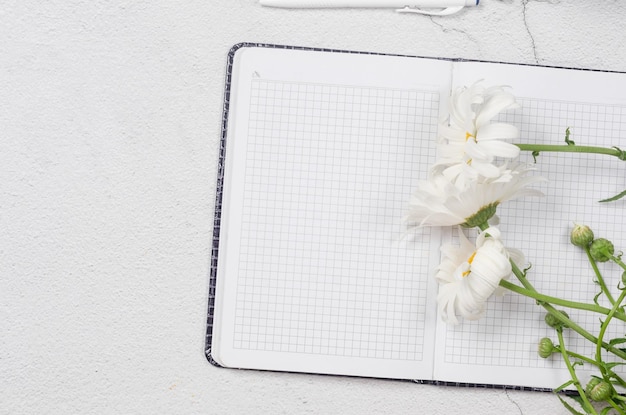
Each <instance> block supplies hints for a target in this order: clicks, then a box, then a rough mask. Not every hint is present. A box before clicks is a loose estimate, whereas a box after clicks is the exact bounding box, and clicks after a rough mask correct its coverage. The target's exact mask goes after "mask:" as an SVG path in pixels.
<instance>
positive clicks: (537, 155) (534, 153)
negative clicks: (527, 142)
mask: <svg viewBox="0 0 626 415" xmlns="http://www.w3.org/2000/svg"><path fill="white" fill-rule="evenodd" d="M530 154H531V155H532V156H533V160H534V161H535V164H537V157H539V151H537V150H535V151H533V152H532V153H530Z"/></svg>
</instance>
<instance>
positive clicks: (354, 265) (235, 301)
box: [207, 44, 626, 388]
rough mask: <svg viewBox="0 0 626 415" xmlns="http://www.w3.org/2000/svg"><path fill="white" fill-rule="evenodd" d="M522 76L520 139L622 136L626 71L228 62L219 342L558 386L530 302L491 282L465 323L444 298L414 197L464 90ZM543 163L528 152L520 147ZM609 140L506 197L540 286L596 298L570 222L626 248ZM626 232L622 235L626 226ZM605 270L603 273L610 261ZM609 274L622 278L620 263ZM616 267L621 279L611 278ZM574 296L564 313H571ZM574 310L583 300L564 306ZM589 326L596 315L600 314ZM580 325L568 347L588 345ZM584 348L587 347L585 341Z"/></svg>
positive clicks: (343, 56)
mask: <svg viewBox="0 0 626 415" xmlns="http://www.w3.org/2000/svg"><path fill="white" fill-rule="evenodd" d="M477 80H484V83H485V85H496V84H503V85H510V86H511V88H512V91H513V93H514V94H515V95H516V96H517V97H518V101H519V103H520V104H521V108H520V109H518V110H514V111H510V112H506V113H505V114H503V115H502V117H501V120H503V121H506V122H510V123H514V124H516V125H517V126H518V127H519V128H520V130H521V135H522V140H523V141H524V142H542V143H554V144H561V143H563V138H564V133H565V129H566V128H567V127H570V129H571V131H572V136H571V138H572V139H573V140H574V141H576V143H577V144H596V145H605V146H613V145H619V144H620V140H621V145H622V146H623V147H625V146H626V142H624V139H623V138H622V137H623V136H624V132H626V74H623V73H607V72H598V71H583V70H572V69H562V68H547V67H537V66H522V65H512V64H503V63H489V62H468V61H455V60H446V59H430V58H418V57H407V56H392V55H381V54H370V53H360V52H359V53H357V52H344V51H328V50H312V49H306V48H293V47H279V46H269V45H254V44H241V45H237V46H235V47H234V48H233V50H232V51H231V53H230V55H229V60H228V74H227V82H226V95H225V110H224V126H223V140H222V154H221V158H220V163H219V174H218V176H219V177H218V196H217V204H216V212H215V232H214V244H213V258H212V270H211V271H212V275H211V285H210V298H209V319H208V331H207V356H208V357H209V360H210V361H212V362H213V363H216V364H219V365H222V366H227V367H236V368H251V369H267V370H279V371H292V372H311V373H326V374H341V375H353V376H371V377H381V378H398V379H415V380H422V381H438V382H454V383H457V382H460V383H473V384H490V385H513V386H518V387H529V388H552V387H556V386H558V385H560V384H561V383H563V382H564V381H565V380H567V379H569V378H568V377H567V374H566V372H565V368H564V365H563V363H562V362H561V360H560V359H557V358H555V359H548V360H543V359H541V358H539V357H538V356H537V342H538V340H539V339H540V338H541V337H544V336H546V335H548V336H551V337H554V336H553V335H552V332H551V329H549V328H547V327H546V326H545V324H544V323H543V316H544V313H543V312H542V311H541V309H539V308H538V307H537V306H536V305H535V304H534V302H533V301H531V300H527V299H525V298H520V297H519V296H517V295H516V294H509V295H506V296H504V297H501V298H492V299H491V300H490V301H489V308H488V310H487V313H486V316H485V317H484V318H483V319H481V320H479V321H473V322H468V321H466V322H464V323H462V324H461V325H459V326H449V325H446V324H445V323H442V322H441V321H440V319H439V318H438V316H437V314H436V304H435V298H436V293H437V284H436V282H435V280H434V277H433V275H434V269H435V268H436V267H437V266H438V264H439V259H440V245H441V243H442V241H444V240H446V239H448V238H451V237H454V235H450V234H448V233H447V232H442V231H440V230H439V229H436V228H432V229H431V228H425V229H420V230H417V231H413V232H410V233H408V234H407V230H406V228H405V227H404V226H403V224H402V217H403V215H404V214H405V212H406V208H407V203H408V199H409V196H410V195H411V193H412V192H413V190H414V188H415V187H416V184H417V182H418V181H420V180H422V179H425V178H426V176H427V172H428V169H429V166H430V165H431V164H432V163H433V161H434V160H435V137H436V135H437V128H438V123H439V121H440V120H441V119H442V118H443V117H445V116H446V115H447V100H448V97H449V95H450V91H451V89H452V88H454V87H456V86H461V85H471V84H472V83H474V82H476V81H477ZM526 161H528V162H532V158H531V157H530V156H528V158H527V159H526ZM622 164H623V162H622V163H621V164H620V162H619V161H617V160H615V161H614V160H611V159H609V158H608V157H600V156H590V155H583V156H576V155H563V154H550V153H545V154H541V155H540V157H539V158H538V164H537V169H538V170H537V173H538V174H541V175H542V176H545V177H547V178H548V179H549V182H548V183H546V184H545V185H542V186H541V187H540V190H542V191H544V192H545V193H546V197H544V198H532V199H523V200H520V201H516V202H508V203H507V204H504V205H503V206H502V207H501V208H500V209H499V216H500V218H501V225H500V229H501V230H502V234H503V239H504V241H505V243H506V245H507V246H509V247H515V248H518V249H520V250H522V251H523V252H524V254H525V256H526V258H527V260H528V261H529V262H531V263H532V264H533V268H532V271H530V273H529V277H530V279H531V281H532V282H533V283H534V284H535V286H536V287H537V288H538V289H539V290H540V291H542V292H545V293H548V294H561V295H563V296H565V297H567V298H570V299H573V300H577V299H580V300H585V301H590V299H591V298H592V297H593V294H595V292H596V288H595V287H594V284H593V282H592V280H591V279H592V278H591V274H590V272H589V266H588V264H587V263H586V259H585V258H584V257H583V255H581V252H580V251H579V250H577V249H576V248H574V247H572V248H570V246H569V244H568V243H567V242H568V237H569V236H568V235H569V231H570V229H571V225H572V223H573V222H574V221H577V222H582V223H587V224H589V225H590V226H591V227H592V228H593V229H594V231H595V232H596V235H597V236H604V237H607V238H610V239H612V240H613V241H614V243H615V245H616V246H617V247H622V248H625V247H626V239H624V236H623V235H620V233H619V232H616V231H614V230H615V229H619V230H621V229H626V226H625V225H626V218H625V216H626V215H624V212H625V210H624V202H623V201H621V202H617V203H613V204H599V203H597V201H598V200H600V199H603V198H606V197H610V196H612V195H614V194H616V193H619V192H620V191H622V190H623V189H624V188H626V170H625V168H624V166H623V165H622ZM619 238H622V239H621V240H620V239H619ZM607 275H608V274H607ZM610 275H613V276H618V275H619V273H618V272H617V271H615V272H612V273H611V274H610ZM616 283H617V281H610V284H612V285H614V284H616ZM568 312H569V311H568ZM570 315H571V316H573V317H575V316H576V312H574V311H572V312H570ZM587 323H588V326H589V327H591V328H593V329H595V327H596V325H597V320H596V319H595V318H591V320H590V321H588V322H587ZM571 337H572V339H573V340H572V343H571V349H577V348H578V350H580V351H581V352H584V351H585V350H588V347H589V346H588V345H585V344H583V343H582V342H578V341H576V340H574V339H575V336H573V335H572V336H571ZM583 347H586V348H587V349H582V348H583Z"/></svg>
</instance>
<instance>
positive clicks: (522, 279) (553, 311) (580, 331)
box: [511, 261, 626, 360]
mask: <svg viewBox="0 0 626 415" xmlns="http://www.w3.org/2000/svg"><path fill="white" fill-rule="evenodd" d="M511 266H512V268H513V273H514V274H515V276H516V277H517V279H518V280H519V281H520V282H521V283H522V285H523V286H524V287H525V288H526V289H527V290H529V291H534V292H535V293H537V294H539V293H538V292H537V290H536V289H535V287H533V286H532V284H531V283H530V282H529V281H528V280H527V279H526V277H525V276H524V273H523V272H522V271H521V270H520V269H519V268H518V267H517V265H516V264H515V262H513V261H511ZM537 303H538V304H539V305H540V306H542V307H543V308H544V309H545V310H546V311H548V312H549V313H551V314H552V315H553V316H554V317H555V318H556V319H557V320H559V321H560V322H562V323H564V324H565V325H566V326H567V327H568V328H570V329H572V330H574V331H575V332H576V333H578V334H580V335H581V336H582V337H584V338H585V339H587V340H589V341H590V342H591V343H593V344H596V343H597V342H598V339H597V338H596V337H595V336H593V335H592V334H590V333H589V332H588V331H587V330H585V329H583V328H582V327H580V326H579V325H578V324H576V323H574V322H573V321H572V320H570V319H569V318H567V317H565V316H564V315H563V313H560V312H558V311H557V310H556V309H555V308H554V307H552V305H550V304H549V303H547V302H545V301H542V300H537ZM602 347H604V348H605V349H606V350H608V351H609V352H611V353H613V354H614V355H616V356H618V357H620V358H622V359H624V360H626V352H624V351H622V350H620V349H618V348H616V347H614V346H612V345H610V344H608V343H604V342H603V343H602Z"/></svg>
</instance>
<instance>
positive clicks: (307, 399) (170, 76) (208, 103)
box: [0, 0, 626, 415]
mask: <svg viewBox="0 0 626 415" xmlns="http://www.w3.org/2000/svg"><path fill="white" fill-rule="evenodd" d="M625 16H626V2H624V1H619V0H603V1H598V2H589V1H580V0H508V1H504V0H503V1H499V0H484V1H482V2H481V4H480V5H479V6H478V7H475V8H470V9H467V10H464V11H463V12H461V13H459V14H457V15H453V16H448V17H427V16H418V15H405V14H398V13H394V12H393V11H391V10H365V9H351V10H299V11H295V10H280V9H271V8H263V7H261V6H259V5H258V4H257V3H256V1H254V0H232V1H227V0H216V1H197V0H191V1H187V2H174V1H165V0H154V1H142V0H111V1H101V0H95V1H82V0H72V1H62V0H50V1H46V2H39V1H32V0H25V1H10V0H9V1H7V2H4V4H3V5H2V7H0V51H1V52H0V126H1V127H0V230H1V234H2V239H1V241H0V316H1V317H0V333H2V335H1V336H0V379H2V387H1V388H0V413H2V414H34V413H37V414H46V413H51V414H53V413H54V414H60V413H66V414H78V413H80V414H110V413H123V414H155V413H170V414H226V413H228V414H246V413H273V414H281V413H284V414H294V413H303V414H306V413H309V414H313V413H324V414H332V413H342V414H361V413H389V414H392V413H393V414H395V413H398V414H403V413H416V414H444V413H446V414H447V413H455V412H463V413H472V414H474V413H475V414H485V415H488V414H565V413H567V412H566V411H565V409H563V408H562V407H561V405H560V403H559V402H558V400H557V399H556V398H555V397H554V396H553V395H551V394H549V393H537V392H519V391H512V390H485V389H475V388H459V387H438V386H431V385H418V384H414V383H410V382H399V381H389V380H380V379H361V378H349V377H333V376H320V375H304V374H286V373H271V372H257V371H240V370H231V369H219V368H216V367H213V366H211V365H210V364H209V363H208V362H207V360H206V359H205V357H204V332H205V323H206V310H207V295H208V270H209V257H210V246H211V236H212V223H213V221H212V218H213V203H214V198H215V181H216V173H217V157H218V148H219V139H220V127H221V117H222V99H223V84H224V71H225V63H226V55H227V53H228V51H229V49H230V47H231V46H232V45H233V44H236V43H239V42H266V43H274V44H286V45H297V46H310V47H325V48H336V49H347V50H366V51H375V52H385V53H398V54H411V55H422V56H443V57H459V58H468V59H482V60H496V61H507V62H517V63H531V64H535V63H538V64H544V65H557V66H567V67H582V68H595V69H604V70H616V71H625V70H626V42H624V37H625V35H626V19H624V17H625Z"/></svg>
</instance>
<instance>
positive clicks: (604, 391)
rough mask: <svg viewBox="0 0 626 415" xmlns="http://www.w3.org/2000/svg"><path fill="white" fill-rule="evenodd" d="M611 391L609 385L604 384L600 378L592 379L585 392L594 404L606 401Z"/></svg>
mask: <svg viewBox="0 0 626 415" xmlns="http://www.w3.org/2000/svg"><path fill="white" fill-rule="evenodd" d="M612 389H613V388H612V387H611V384H610V383H608V382H605V381H604V380H602V379H600V378H596V377H593V378H591V380H590V381H589V382H588V383H587V387H586V388H585V391H586V392H587V395H589V397H590V398H591V399H593V400H594V401H596V402H601V401H605V400H607V399H608V398H609V397H610V396H611V393H612V392H613V391H612Z"/></svg>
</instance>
